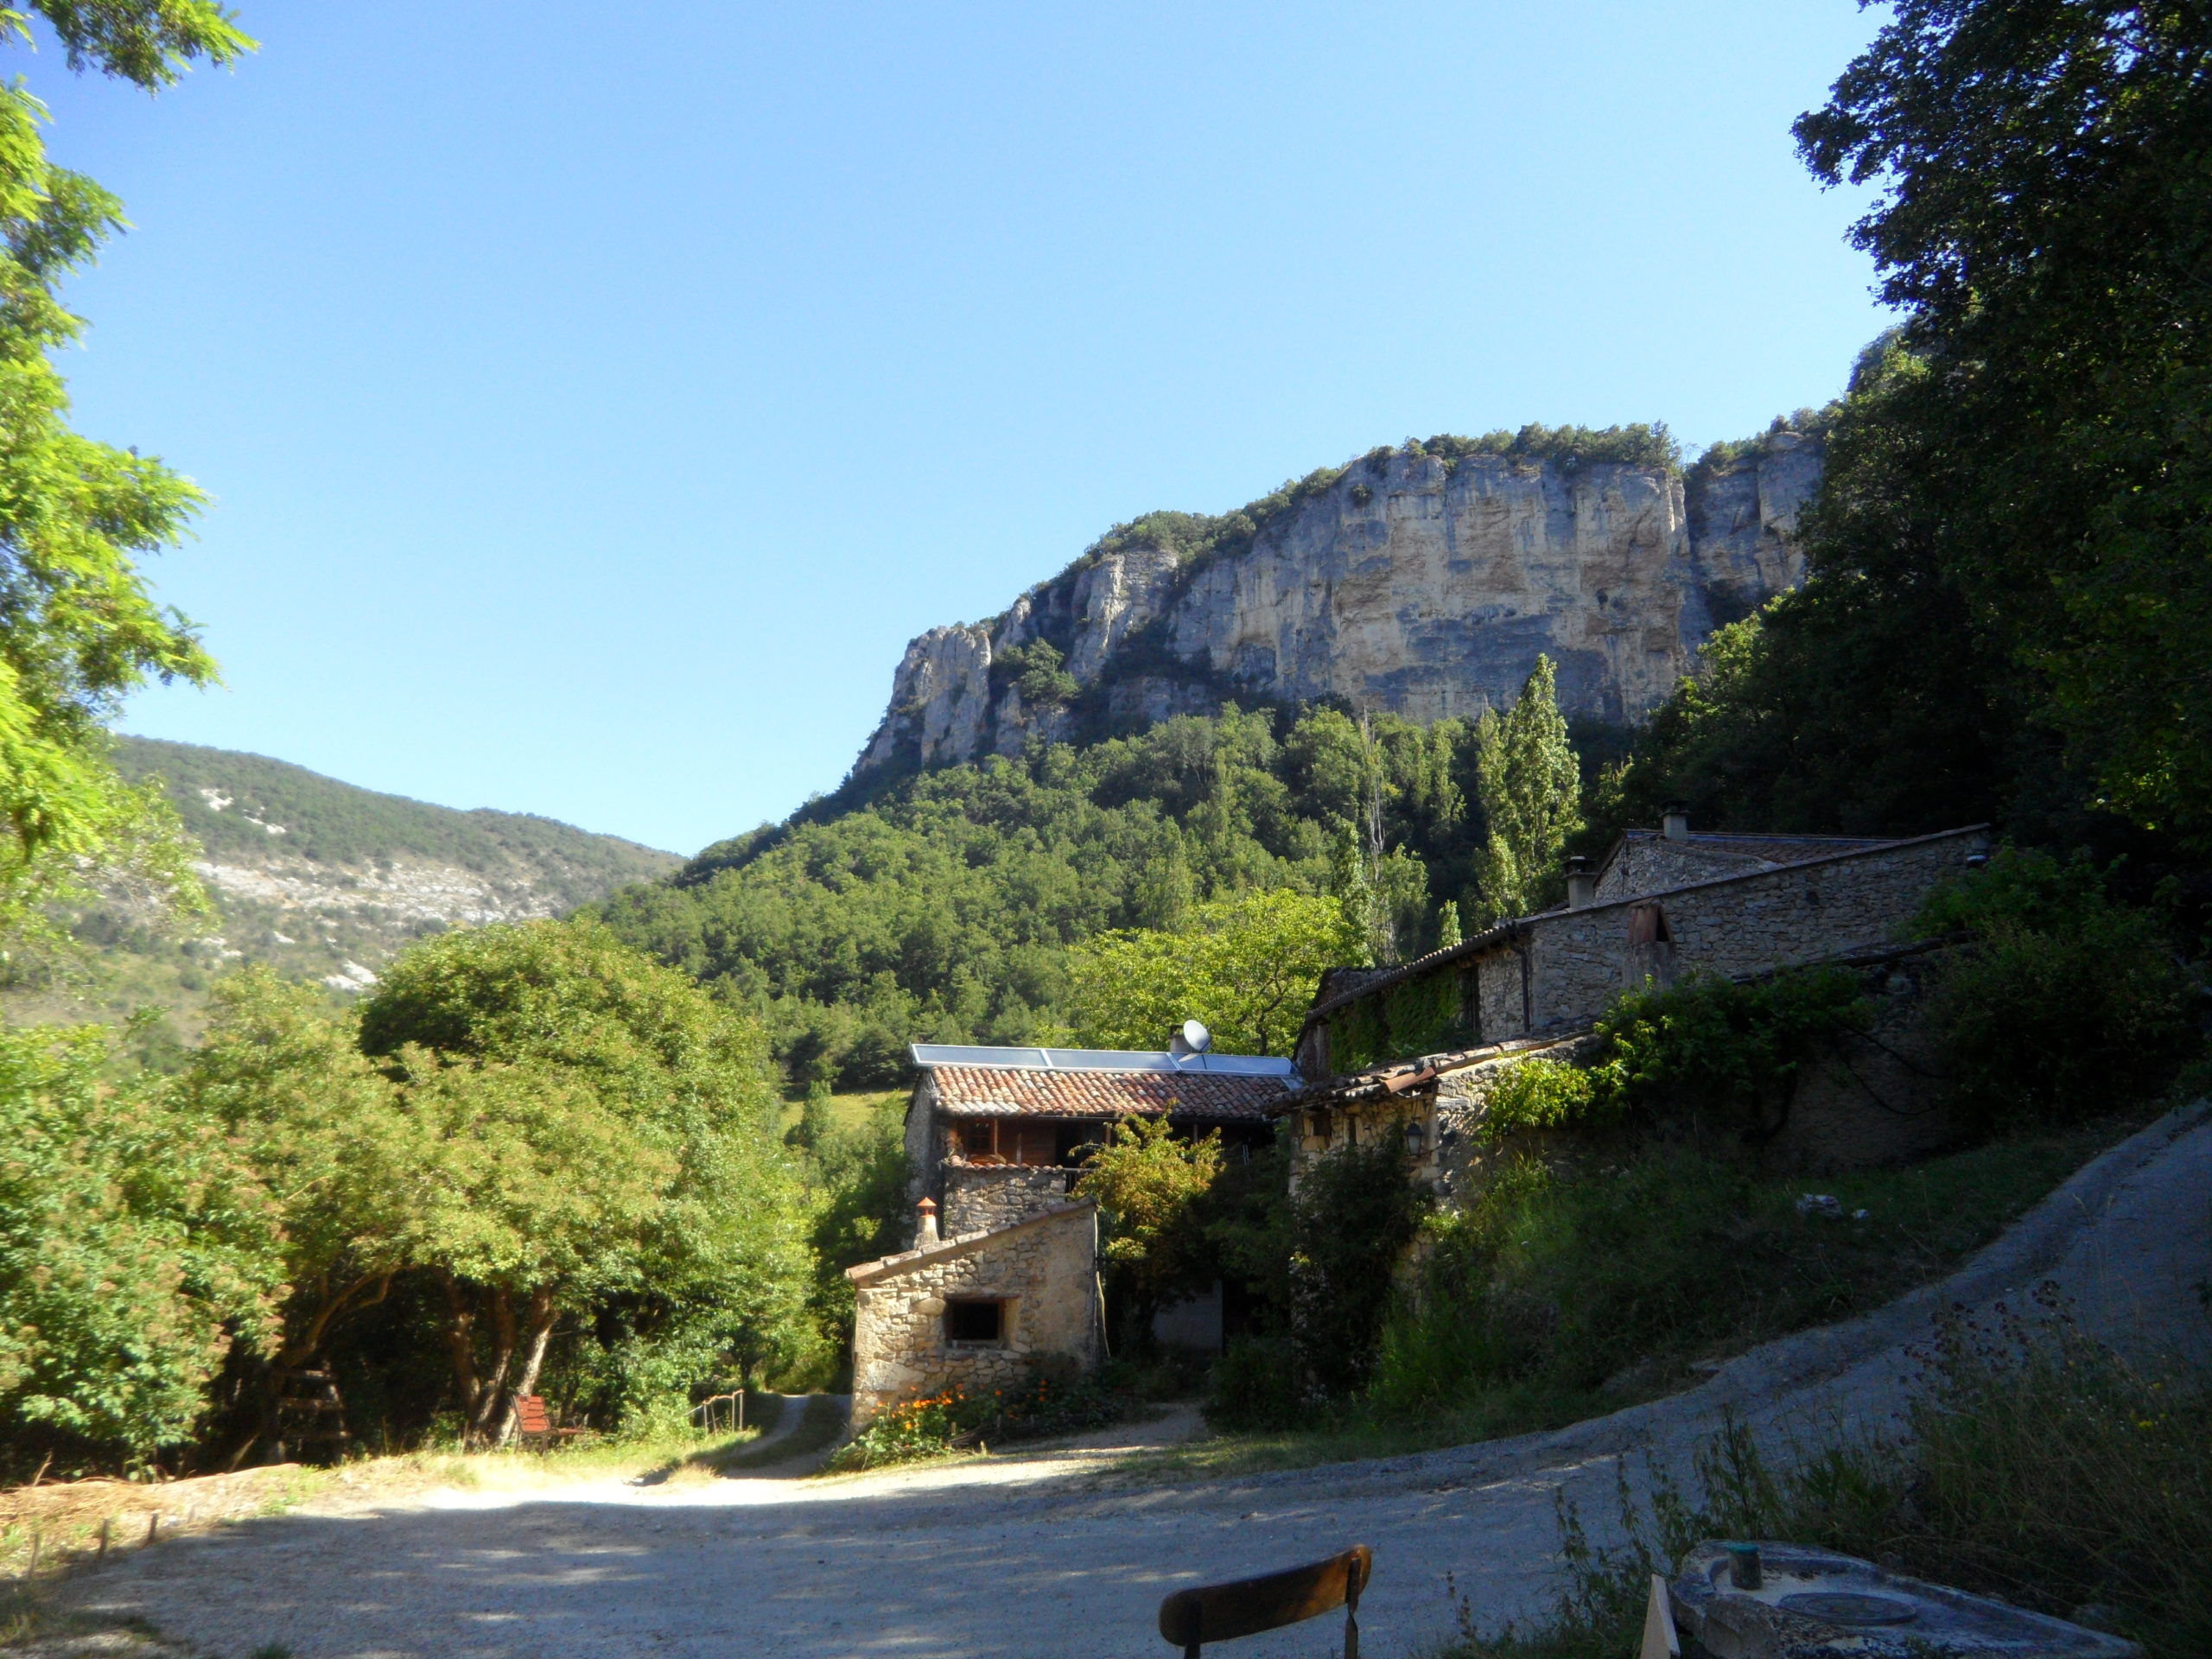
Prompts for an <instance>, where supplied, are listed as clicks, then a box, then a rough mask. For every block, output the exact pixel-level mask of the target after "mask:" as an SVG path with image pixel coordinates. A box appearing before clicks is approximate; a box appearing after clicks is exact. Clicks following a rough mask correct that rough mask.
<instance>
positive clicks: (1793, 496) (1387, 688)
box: [849, 410, 1827, 784]
mask: <svg viewBox="0 0 2212 1659" xmlns="http://www.w3.org/2000/svg"><path fill="white" fill-rule="evenodd" d="M1826 426H1827V416H1826V415H1825V413H1824V412H1820V411H1814V410H1800V411H1799V412H1798V413H1797V414H1796V415H1795V416H1785V417H1783V418H1781V419H1778V420H1777V422H1776V423H1774V425H1773V426H1772V427H1771V428H1770V429H1769V430H1768V431H1767V432H1765V433H1764V434H1762V435H1760V436H1758V437H1757V438H1754V439H1751V440H1748V441H1746V442H1741V443H1733V444H1719V445H1715V446H1713V448H1711V449H1709V450H1707V452H1706V454H1704V455H1703V456H1702V457H1700V459H1699V460H1698V461H1696V462H1695V463H1694V464H1692V465H1691V466H1689V467H1687V468H1685V467H1682V466H1681V462H1680V456H1679V453H1678V452H1677V451H1676V449H1675V445H1674V442H1673V440H1672V439H1671V438H1670V437H1669V435H1668V434H1667V431H1666V429H1665V427H1664V426H1663V425H1651V426H1630V427H1614V428H1609V429H1605V430H1603V431H1591V430H1589V429H1582V428H1544V427H1535V426H1532V427H1524V428H1522V430H1521V431H1520V432H1518V433H1510V434H1509V433H1503V432H1500V433H1493V434H1491V435H1488V436H1487V437H1483V438H1459V437H1452V436H1442V437H1436V438H1431V439H1428V440H1427V441H1425V442H1412V441H1409V442H1408V443H1406V444H1404V445H1402V446H1399V447H1397V448H1389V447H1387V446H1386V447H1383V448H1377V449H1374V450H1370V451H1369V452H1368V453H1367V454H1363V455H1361V456H1358V457H1357V458H1355V459H1354V460H1353V461H1351V462H1349V463H1347V464H1346V465H1344V466H1343V467H1323V468H1321V469H1319V470H1318V471H1316V472H1313V473H1310V474H1307V475H1306V477H1305V478H1303V479H1300V480H1294V481H1293V482H1291V483H1288V484H1286V485H1285V486H1282V488H1281V489H1280V490H1277V491H1276V492H1274V494H1272V495H1270V496H1267V497H1263V498H1262V499H1260V500H1259V501H1256V502H1253V503H1249V504H1248V505H1246V506H1245V507H1243V508H1242V509H1238V510H1236V511H1235V512H1230V513H1227V514H1222V515H1216V516H1207V515H1200V514H1190V513H1154V514H1149V515H1147V516H1146V517H1145V518H1140V519H1136V520H1133V521H1131V522H1130V523H1129V524H1121V525H1116V527H1115V528H1114V529H1113V530H1112V531H1109V532H1108V533H1107V534H1106V535H1105V536H1103V537H1100V538H1099V540H1098V541H1097V542H1096V543H1093V544H1092V546H1091V547H1090V549H1089V550H1086V551H1085V552H1084V555H1083V556H1080V557H1078V558H1077V560H1076V561H1074V562H1073V563H1071V564H1070V565H1069V566H1067V567H1066V568H1065V569H1063V570H1062V571H1061V572H1060V573H1059V574H1058V575H1055V576H1052V577H1051V578H1049V579H1047V580H1046V581H1045V582H1039V583H1038V584H1036V585H1035V586H1034V587H1033V588H1029V589H1028V590H1027V591H1026V592H1024V593H1023V594H1020V596H1019V597H1018V598H1017V599H1016V600H1015V601H1014V603H1013V604H1012V605H1010V606H1009V607H1007V609H1006V610H1005V611H1003V612H1001V613H999V614H998V615H997V616H995V617H993V618H990V619H988V620H985V621H983V622H980V623H972V624H952V625H949V626H940V627H935V628H931V629H929V630H926V631H925V632H923V633H921V634H919V635H918V636H917V637H916V638H915V639H913V640H912V642H911V643H910V644H909V645H907V647H906V652H905V654H904V655H903V657H902V658H901V659H900V662H899V666H898V668H897V670H896V671H894V673H893V685H892V695H891V698H890V701H889V704H888V706H887V709H886V710H885V713H884V715H883V717H882V719H881V721H880V722H879V723H878V725H877V727H876V729H875V731H874V734H872V735H871V736H870V738H869V740H868V744H867V746H866V747H865V748H864V749H863V750H862V752H861V756H860V758H859V760H857V761H856V762H855V766H854V768H853V772H852V774H851V779H849V781H850V782H853V783H860V784H865V783H867V782H868V780H871V779H883V778H888V777H894V776H898V775H900V774H903V773H906V772H912V771H916V770H920V769H924V768H926V767H930V766H938V765H944V764H953V763H957V762H960V761H964V760H979V759H982V758H983V757H984V756H987V755H989V754H992V753H999V754H1017V753H1020V751H1021V748H1022V747H1023V745H1024V744H1025V743H1026V742H1027V741H1028V740H1029V739H1030V738H1031V737H1033V736H1035V737H1039V738H1042V739H1044V740H1046V741H1053V740H1058V739H1071V738H1072V739H1089V738H1096V737H1098V736H1103V735H1107V734H1113V733H1117V732H1127V731H1132V730H1135V729H1140V728H1142V727H1145V726H1147V725H1150V724H1153V723H1154V722H1156V721H1160V720H1163V719H1166V718H1167V717H1169V716H1170V715H1175V714H1185V713H1207V712H1211V710H1212V709H1216V708H1217V707H1219V706H1220V705H1221V704H1222V703H1223V702H1226V701H1241V702H1244V703H1246V704H1247V705H1249V704H1250V703H1252V702H1279V703H1300V702H1338V703H1341V704H1344V705H1346V706H1350V707H1355V708H1364V709H1377V710H1387V711H1389V712H1390V713H1393V714H1397V715H1403V716H1405V717H1407V718H1408V719H1413V720H1416V721H1423V722H1426V721H1433V720H1436V719H1439V718H1442V717H1444V716H1446V715H1460V716H1471V715H1476V714H1478V713H1480V712H1481V711H1482V710H1483V709H1485V708H1497V707H1500V706H1503V704H1504V703H1507V702H1510V701H1511V698H1512V696H1513V695H1514V693H1515V692H1516V690H1517V689H1518V687H1519V685H1520V683H1521V682H1522V680H1523V679H1525V678H1526V677H1527V675H1528V673H1529V670H1530V669H1531V668H1532V667H1534V665H1535V658H1536V657H1537V655H1538V654H1539V653H1540V652H1541V653H1543V654H1548V655H1549V656H1550V657H1551V658H1552V659H1553V661H1554V664H1555V665H1556V666H1557V669H1558V671H1559V685H1560V703H1561V706H1562V708H1563V709H1566V711H1567V713H1569V714H1570V715H1581V716H1585V717H1587V718H1592V719H1596V720H1599V721H1605V722H1607V723H1609V724H1614V725H1621V724H1626V723H1630V722H1632V721H1635V720H1637V719H1638V718H1640V717H1641V716H1642V715H1644V714H1646V713H1648V712H1649V710H1650V709H1652V708H1654V707H1656V705H1657V704H1658V703H1659V702H1662V701H1663V700H1664V698H1665V697H1666V696H1668V694H1669V692H1671V691H1672V690H1673V689H1674V686H1675V682H1676V681H1677V680H1679V679H1680V678H1681V676H1682V675H1684V674H1686V673H1688V672H1689V671H1691V669H1692V668H1693V667H1694V663H1695V659H1696V652H1697V649H1698V647H1699V646H1700V645H1702V643H1703V642H1704V640H1705V639H1706V638H1707V635H1709V634H1710V633H1711V632H1712V631H1713V629H1714V628H1715V627H1718V626H1721V625H1722V624H1724V623H1726V622H1731V621H1733V620H1736V619H1738V617H1741V616H1744V615H1746V614H1748V613H1750V612H1751V611H1752V610H1754V609H1756V608H1757V607H1758V606H1759V605H1761V604H1763V603H1764V602H1765V601H1767V600H1769V599H1770V598H1772V597H1774V596H1775V595H1776V594H1779V593H1781V592H1783V591H1784V590H1786V589H1787V588H1791V587H1794V586H1796V583H1797V582H1799V581H1800V580H1802V576H1803V575H1804V557H1803V554H1802V550H1801V549H1800V547H1799V544H1798V537H1797V518H1798V515H1799V513H1800V512H1801V511H1802V508H1803V507H1804V505H1806V503H1807V502H1808V501H1809V499H1811V497H1812V494H1813V493H1814V491H1815V489H1816V488H1817V486H1818V484H1819V480H1820V477H1821V467H1822V463H1823V461H1824V457H1825V448H1826Z"/></svg>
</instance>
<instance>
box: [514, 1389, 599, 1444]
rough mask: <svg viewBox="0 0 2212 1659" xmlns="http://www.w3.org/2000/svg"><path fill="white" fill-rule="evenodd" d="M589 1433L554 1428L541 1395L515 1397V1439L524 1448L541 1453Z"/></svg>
mask: <svg viewBox="0 0 2212 1659" xmlns="http://www.w3.org/2000/svg"><path fill="white" fill-rule="evenodd" d="M588 1433H591V1431H590V1430H589V1429H587V1428H556V1427H554V1426H553V1419H552V1417H551V1416H550V1414H548V1413H547V1411H546V1409H545V1398H544V1396H543V1395H537V1394H524V1395H517V1396H516V1399H515V1438H516V1439H518V1440H520V1441H521V1442H522V1443H523V1444H524V1446H530V1447H532V1448H534V1449H535V1450H537V1451H540V1452H543V1450H545V1448H546V1447H548V1446H558V1445H560V1444H562V1443H563V1441H567V1440H575V1438H577V1437H578V1436H579V1435H582V1434H588Z"/></svg>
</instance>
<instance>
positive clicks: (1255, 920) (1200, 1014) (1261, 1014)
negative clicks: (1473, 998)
mask: <svg viewBox="0 0 2212 1659" xmlns="http://www.w3.org/2000/svg"><path fill="white" fill-rule="evenodd" d="M1358 949H1359V941H1358V939H1357V936H1356V934H1355V932H1354V931H1353V928H1352V926H1351V924H1350V923H1349V922H1348V921H1347V920H1346V918H1345V916H1344V910H1343V908H1342V907H1341V906H1339V905H1338V904H1337V903H1336V902H1335V901H1333V900H1332V899H1322V898H1318V897H1314V896H1313V895H1310V894H1306V893H1290V892H1285V891H1281V890H1277V891H1275V892H1273V893H1243V894H1240V895H1239V896H1237V897H1236V898H1233V899H1220V900H1218V901H1217V902H1215V903H1212V904H1206V905H1199V906H1196V907H1195V908H1194V909H1193V910H1192V912H1191V914H1190V918H1189V920H1188V923H1187V925H1185V927H1183V928H1182V929H1180V930H1179V931H1175V932H1155V931H1146V930H1142V929H1130V930H1123V931H1115V932H1111V933H1105V934H1101V935H1100V936H1099V937H1098V938H1094V939H1092V940H1090V942H1089V943H1088V944H1084V945H1081V946H1079V947H1077V949H1076V950H1075V951H1074V952H1073V953H1072V955H1071V959H1070V964H1069V980H1070V993H1069V997H1070V1007H1071V1022H1072V1026H1073V1029H1074V1031H1075V1033H1076V1037H1077V1040H1078V1041H1080V1042H1083V1043H1086V1044H1089V1045H1090V1046H1094V1047H1098V1048H1134V1049H1157V1048H1164V1047H1166V1046H1167V1042H1168V1039H1169V1038H1170V1037H1172V1036H1173V1034H1174V1033H1175V1032H1176V1031H1177V1030H1178V1029H1179V1028H1180V1027H1181V1026H1182V1024H1183V1022H1184V1021H1185V1020H1192V1019H1195V1020H1201V1021H1203V1022H1204V1023H1205V1026H1206V1027H1207V1029H1208V1030H1210V1031H1211V1032H1212V1033H1213V1037H1214V1041H1215V1044H1216V1045H1217V1046H1218V1047H1219V1048H1220V1050H1221V1051H1222V1052H1224V1053H1227V1054H1287V1053H1288V1052H1290V1046H1291V1045H1292V1044H1293V1043H1294V1042H1295V1041H1296V1040H1297V1038H1298V1030H1299V1027H1300V1023H1301V1022H1302V1021H1303V1020H1304V1019H1305V1017H1306V1007H1307V1006H1308V1005H1309V1004H1310V1003H1311V1002H1312V1001H1313V992H1314V988H1315V987H1316V986H1317V985H1319V982H1320V978H1321V972H1322V969H1325V968H1329V967H1332V966H1335V965H1337V964H1339V963H1344V962H1347V961H1351V960H1352V959H1353V954H1352V953H1353V952H1355V951H1357V950H1358Z"/></svg>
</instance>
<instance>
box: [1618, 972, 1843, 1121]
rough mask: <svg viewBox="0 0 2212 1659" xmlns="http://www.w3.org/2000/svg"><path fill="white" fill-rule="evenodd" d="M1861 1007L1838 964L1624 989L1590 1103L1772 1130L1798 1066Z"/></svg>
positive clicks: (1781, 1114)
mask: <svg viewBox="0 0 2212 1659" xmlns="http://www.w3.org/2000/svg"><path fill="white" fill-rule="evenodd" d="M1865 1013H1866V1001H1865V995H1864V993H1863V992H1862V990H1861V988H1860V987H1859V980H1858V978H1857V976H1855V975H1853V974H1850V973H1847V972H1845V971H1843V970H1841V969H1811V970H1808V971H1804V972H1798V973H1785V974H1777V975H1775V976H1772V977H1770V978H1766V979H1760V980H1754V981H1751V982H1738V981H1735V980H1730V979H1723V978H1720V977H1719V976H1715V975H1697V976H1692V977H1690V978H1688V979H1686V980H1684V981H1683V982H1681V983H1680V984H1678V985H1674V986H1669V987H1668V988H1665V989H1660V988H1656V987H1653V986H1650V985H1646V986H1645V987H1644V988H1642V989H1640V990H1634V991H1629V992H1625V993H1624V994H1623V995H1622V996H1621V997H1620V999H1619V1000H1618V1001H1616V1002H1615V1003H1614V1004H1613V1006H1612V1007H1611V1008H1609V1009H1608V1010H1607V1011H1606V1013H1605V1018H1603V1019H1602V1020H1599V1022H1598V1035H1599V1039H1601V1041H1602V1042H1603V1043H1604V1045H1605V1052H1604V1058H1602V1059H1601V1061H1600V1062H1599V1065H1598V1067H1597V1075H1596V1077H1594V1078H1593V1080H1592V1081H1593V1092H1592V1102H1591V1106H1590V1108H1589V1110H1590V1111H1591V1112H1592V1113H1593V1114H1597V1115H1604V1114H1606V1113H1609V1112H1610V1113H1615V1114H1618V1112H1620V1111H1621V1110H1623V1109H1625V1108H1626V1107H1629V1106H1636V1107H1640V1108H1642V1109H1643V1110H1644V1111H1645V1112H1646V1113H1647V1114H1679V1115H1683V1116H1688V1118H1690V1119H1691V1120H1692V1121H1693V1122H1711V1121H1713V1120H1715V1119H1717V1120H1718V1121H1719V1123H1720V1124H1726V1125H1731V1126H1740V1127H1741V1128H1743V1129H1744V1130H1745V1133H1746V1134H1747V1135H1751V1136H1754V1137H1756V1136H1758V1135H1764V1134H1766V1133H1768V1132H1770V1130H1771V1129H1772V1128H1774V1127H1775V1126H1776V1125H1777V1124H1778V1123H1779V1122H1780V1121H1781V1118H1782V1116H1783V1112H1784V1111H1785V1110H1786V1109H1787V1105H1788V1102H1789V1093H1790V1090H1792V1089H1793V1088H1794V1087H1795V1086H1796V1076H1797V1071H1798V1069H1799V1067H1800V1066H1802V1065H1803V1063H1804V1062H1805V1060H1806V1059H1808V1058H1810V1056H1811V1055H1812V1054H1813V1053H1814V1052H1815V1049H1816V1048H1817V1047H1818V1046H1819V1045H1820V1043H1821V1041H1822V1039H1826V1038H1827V1037H1830V1036H1832V1035H1834V1033H1837V1032H1840V1031H1845V1030H1850V1029H1853V1028H1855V1027H1857V1026H1859V1024H1861V1023H1863V1020H1864V1019H1865Z"/></svg>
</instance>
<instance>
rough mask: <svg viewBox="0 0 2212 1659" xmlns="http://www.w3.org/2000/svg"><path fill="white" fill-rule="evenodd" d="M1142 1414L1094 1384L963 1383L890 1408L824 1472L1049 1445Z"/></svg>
mask: <svg viewBox="0 0 2212 1659" xmlns="http://www.w3.org/2000/svg"><path fill="white" fill-rule="evenodd" d="M1138 1409H1140V1408H1139V1406H1138V1405H1137V1402H1135V1401H1134V1400H1129V1399H1124V1398H1122V1397H1120V1396H1117V1395H1112V1394H1109V1393H1108V1392H1107V1391H1106V1390H1105V1389H1103V1388H1101V1387H1100V1386H1099V1385H1098V1383H1097V1381H1096V1379H1095V1378H1091V1377H1072V1378H1067V1377H1061V1378H1056V1377H1052V1376H1046V1375H1044V1374H1042V1373H1039V1375H1037V1376H1033V1377H1031V1378H1030V1380H1029V1381H1028V1383H1026V1384H1024V1385H1023V1386H1022V1387H1021V1388H1020V1389H1012V1390H1007V1389H994V1390H993V1391H992V1392H991V1393H989V1394H973V1393H970V1392H969V1390H968V1389H963V1388H961V1387H960V1386H958V1385H957V1384H955V1385H954V1386H952V1387H950V1388H948V1389H944V1390H942V1391H941V1392H939V1393H937V1394H933V1395H926V1396H925V1397H924V1398H922V1399H919V1400H908V1401H904V1402H900V1403H899V1404H898V1405H895V1406H888V1407H886V1408H884V1409H883V1410H882V1411H880V1412H878V1413H877V1414H875V1416H874V1418H873V1419H872V1420H871V1421H869V1423H868V1427H866V1428H864V1429H862V1430H861V1432H860V1433H858V1434H856V1435H855V1436H854V1437H853V1438H852V1439H851V1440H849V1441H847V1442H846V1443H845V1444H844V1445H843V1446H840V1447H838V1448H837V1450H836V1452H834V1453H832V1454H831V1456H830V1458H829V1462H828V1463H827V1464H825V1465H823V1467H824V1469H825V1470H826V1471H829V1472H830V1473H833V1474H849V1473H853V1472H855V1471H859V1470H862V1469H880V1468H885V1467H887V1466H888V1465H892V1464H896V1463H915V1462H918V1461H920V1460H922V1459H926V1458H941V1457H945V1456H948V1455H949V1454H950V1453H951V1452H959V1451H965V1450H968V1449H969V1448H971V1447H976V1446H988V1445H989V1444H990V1443H991V1442H992V1441H994V1440H997V1441H1016V1440H1043V1439H1046V1438H1048V1437H1050V1436H1053V1435H1059V1434H1076V1433H1082V1432H1083V1431H1084V1430H1086V1429H1092V1428H1106V1427H1110V1426H1112V1425H1113V1424H1115V1423H1117V1422H1122V1421H1126V1420H1127V1419H1128V1417H1129V1416H1130V1415H1131V1414H1133V1413H1134V1412H1135V1411H1137V1410H1138Z"/></svg>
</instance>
